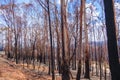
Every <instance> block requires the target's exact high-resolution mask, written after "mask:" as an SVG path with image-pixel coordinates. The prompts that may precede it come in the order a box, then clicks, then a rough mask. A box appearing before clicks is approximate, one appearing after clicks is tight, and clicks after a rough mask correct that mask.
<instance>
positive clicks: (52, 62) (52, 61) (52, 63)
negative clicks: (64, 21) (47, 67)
mask: <svg viewBox="0 0 120 80" xmlns="http://www.w3.org/2000/svg"><path fill="white" fill-rule="evenodd" d="M47 5H48V6H47V8H48V17H49V18H48V19H49V32H50V46H51V70H52V80H55V74H54V59H53V58H54V57H53V56H54V55H53V47H52V31H51V16H50V9H49V0H47Z"/></svg>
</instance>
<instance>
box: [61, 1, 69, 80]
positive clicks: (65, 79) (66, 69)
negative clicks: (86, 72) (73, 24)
mask: <svg viewBox="0 0 120 80" xmlns="http://www.w3.org/2000/svg"><path fill="white" fill-rule="evenodd" d="M65 27H66V5H65V1H64V0H61V35H62V64H61V69H62V80H70V75H69V74H70V69H69V63H68V62H69V61H67V60H68V59H67V58H66V57H67V56H66V54H67V53H66V52H65V48H66V46H67V45H65V38H66V36H65V34H64V32H65Z"/></svg>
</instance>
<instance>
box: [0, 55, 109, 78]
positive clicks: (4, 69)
mask: <svg viewBox="0 0 120 80" xmlns="http://www.w3.org/2000/svg"><path fill="white" fill-rule="evenodd" d="M26 66H27V65H24V68H23V65H22V64H15V62H13V61H11V60H7V58H6V57H5V56H2V55H0V80H52V79H51V76H50V75H48V74H47V73H48V67H47V66H45V65H40V67H39V70H37V68H36V70H34V69H33V67H32V66H31V65H29V68H27V67H26ZM72 75H73V76H74V77H75V75H76V72H75V71H72ZM55 80H61V77H60V76H59V75H57V74H56V77H55ZM71 80H75V79H71ZM81 80H87V79H83V78H82V79H81ZM91 80H100V78H99V77H96V76H92V77H91ZM102 80H104V79H102ZM108 80H109V79H108Z"/></svg>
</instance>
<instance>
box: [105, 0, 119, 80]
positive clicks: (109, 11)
mask: <svg viewBox="0 0 120 80" xmlns="http://www.w3.org/2000/svg"><path fill="white" fill-rule="evenodd" d="M104 7H105V19H106V30H107V38H108V40H107V41H108V42H107V45H108V57H109V66H110V71H111V77H112V80H120V66H119V57H118V48H117V39H116V29H115V28H116V25H115V14H114V1H113V0H104Z"/></svg>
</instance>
